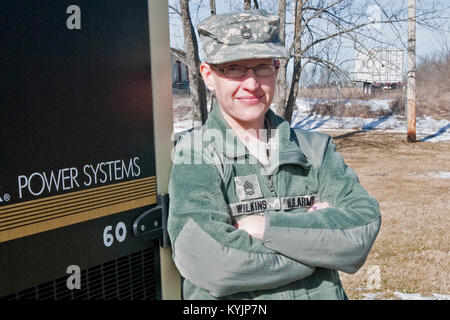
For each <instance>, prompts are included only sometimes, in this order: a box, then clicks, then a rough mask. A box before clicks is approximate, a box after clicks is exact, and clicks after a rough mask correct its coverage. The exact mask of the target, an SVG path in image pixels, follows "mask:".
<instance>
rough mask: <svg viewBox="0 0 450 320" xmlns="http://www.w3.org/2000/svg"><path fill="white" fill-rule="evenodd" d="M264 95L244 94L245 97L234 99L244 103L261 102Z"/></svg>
mask: <svg viewBox="0 0 450 320" xmlns="http://www.w3.org/2000/svg"><path fill="white" fill-rule="evenodd" d="M263 97H264V96H245V97H237V98H236V100H238V101H240V102H243V103H246V104H254V103H258V102H261V100H262V98H263Z"/></svg>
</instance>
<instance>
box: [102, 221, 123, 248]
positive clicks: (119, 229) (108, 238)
mask: <svg viewBox="0 0 450 320" xmlns="http://www.w3.org/2000/svg"><path fill="white" fill-rule="evenodd" d="M112 228H113V227H112V226H106V227H105V229H104V230H103V244H104V245H105V247H110V246H111V245H112V244H113V242H114V236H113V235H112V234H111V231H112ZM115 234H116V239H117V241H119V242H123V241H124V240H125V238H126V236H127V227H126V226H125V223H123V222H119V223H118V224H117V225H116V229H115Z"/></svg>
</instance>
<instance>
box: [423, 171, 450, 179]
mask: <svg viewBox="0 0 450 320" xmlns="http://www.w3.org/2000/svg"><path fill="white" fill-rule="evenodd" d="M428 175H429V176H431V177H434V178H441V179H450V172H448V171H442V172H430V173H429V174H428Z"/></svg>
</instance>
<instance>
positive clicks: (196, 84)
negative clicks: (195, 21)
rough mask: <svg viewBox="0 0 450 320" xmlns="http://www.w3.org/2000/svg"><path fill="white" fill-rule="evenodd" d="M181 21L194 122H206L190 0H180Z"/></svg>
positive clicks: (203, 89)
mask: <svg viewBox="0 0 450 320" xmlns="http://www.w3.org/2000/svg"><path fill="white" fill-rule="evenodd" d="M179 14H180V16H181V22H182V25H183V34H184V45H185V48H186V60H185V61H186V65H187V67H188V73H189V90H190V93H191V100H192V114H193V118H194V119H193V121H194V123H198V122H201V123H205V121H206V119H207V117H208V110H207V107H206V106H207V103H206V87H205V83H204V82H203V79H202V76H201V74H200V58H199V54H198V44H197V36H196V34H195V30H194V26H193V25H192V19H191V14H190V10H189V0H180V11H179Z"/></svg>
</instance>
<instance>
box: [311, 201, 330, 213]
mask: <svg viewBox="0 0 450 320" xmlns="http://www.w3.org/2000/svg"><path fill="white" fill-rule="evenodd" d="M329 207H331V206H330V204H329V203H328V202H316V203H314V204H313V205H312V207H311V208H309V209H308V212H311V211H315V210H320V209H325V208H329Z"/></svg>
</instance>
